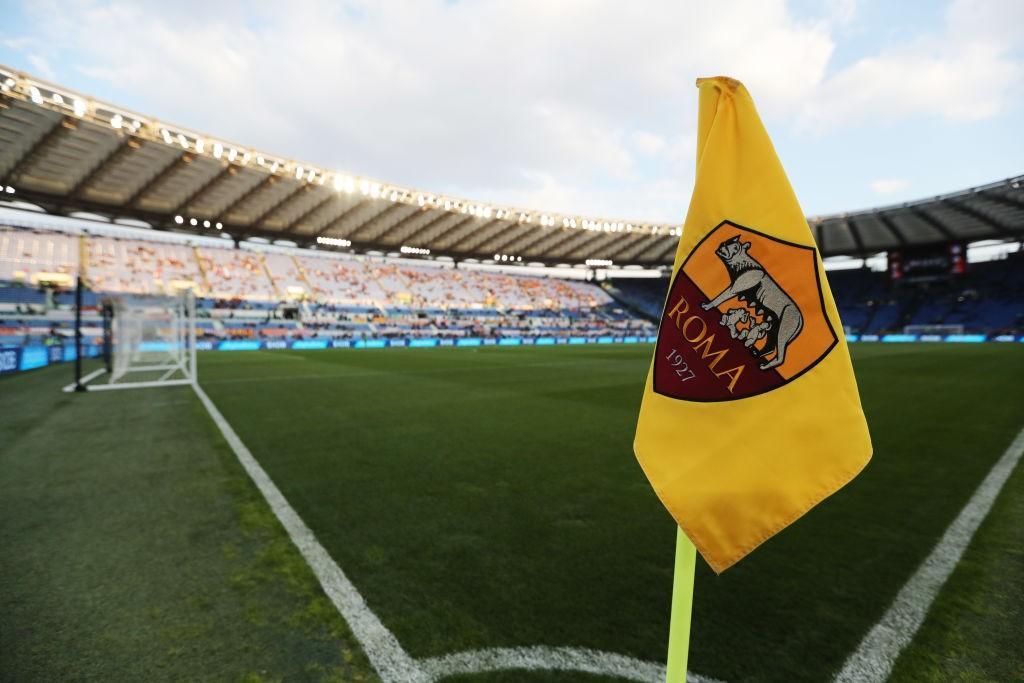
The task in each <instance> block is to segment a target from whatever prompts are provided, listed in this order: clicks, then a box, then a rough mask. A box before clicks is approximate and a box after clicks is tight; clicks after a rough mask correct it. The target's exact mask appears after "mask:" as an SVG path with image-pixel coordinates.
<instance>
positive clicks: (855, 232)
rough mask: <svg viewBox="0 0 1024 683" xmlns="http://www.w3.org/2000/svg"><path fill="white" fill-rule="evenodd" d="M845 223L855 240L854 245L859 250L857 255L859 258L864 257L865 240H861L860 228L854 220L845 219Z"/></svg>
mask: <svg viewBox="0 0 1024 683" xmlns="http://www.w3.org/2000/svg"><path fill="white" fill-rule="evenodd" d="M843 222H844V223H845V224H846V229H847V230H849V231H850V237H852V238H853V244H854V246H855V248H856V249H857V254H858V255H859V256H864V240H863V239H862V238H861V235H860V228H858V227H857V224H856V223H855V222H854V220H853V218H850V217H847V218H845V219H843Z"/></svg>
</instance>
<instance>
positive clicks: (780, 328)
mask: <svg viewBox="0 0 1024 683" xmlns="http://www.w3.org/2000/svg"><path fill="white" fill-rule="evenodd" d="M697 86H698V87H699V88H700V105H699V111H698V132H697V175H696V183H695V185H694V190H693V197H692V198H691V200H690V208H689V211H688V212H687V216H686V222H685V225H684V228H683V234H682V237H681V238H680V240H679V246H678V248H677V250H676V257H675V266H674V268H673V276H672V281H671V285H670V287H669V292H668V298H667V301H666V303H665V310H664V312H663V314H662V320H661V327H660V330H659V333H658V341H657V346H656V347H655V353H654V359H653V361H652V363H651V368H650V371H649V373H648V377H647V385H646V388H645V390H644V397H643V403H642V405H641V407H640V417H639V420H638V423H637V430H636V439H635V442H634V450H635V451H636V456H637V459H638V460H639V462H640V465H641V466H642V467H643V470H644V472H645V473H646V475H647V478H648V479H649V480H650V482H651V485H652V486H653V487H654V490H655V491H656V492H657V494H658V497H659V498H660V499H661V502H662V503H663V504H664V505H665V507H666V508H667V509H668V511H669V512H670V513H671V514H672V516H673V517H674V518H675V520H676V522H677V523H678V524H679V526H680V527H681V529H682V530H683V531H684V532H685V534H686V535H687V536H688V537H689V539H690V540H691V541H692V542H693V544H694V545H695V546H696V548H697V550H699V551H700V554H701V555H702V556H703V557H704V559H705V560H707V562H708V564H709V565H711V567H712V569H714V570H715V571H716V572H722V571H724V570H725V569H727V568H728V567H730V566H731V565H733V564H734V563H735V562H737V561H738V560H740V559H741V558H743V557H744V556H746V555H747V554H748V553H750V552H751V551H752V550H753V549H754V548H756V547H757V546H758V545H760V544H761V543H763V542H764V541H765V540H767V539H768V538H770V537H771V536H773V535H774V534H776V533H777V532H779V531H780V530H781V529H783V528H785V527H786V526H788V525H789V524H791V523H792V522H794V521H795V520H796V519H798V518H799V517H800V516H801V515H803V514H804V513H805V512H807V510H809V509H810V508H812V507H814V506H815V505H816V504H818V503H819V502H820V501H821V500H823V499H824V498H826V497H827V496H829V495H831V494H832V493H834V492H835V491H836V490H838V489H839V488H840V487H842V486H843V485H844V484H846V483H847V482H848V481H850V480H851V479H852V478H853V477H854V476H856V474H857V473H858V472H860V470H861V469H862V468H863V467H864V465H865V464H866V463H867V461H868V460H869V459H870V457H871V441H870V437H869V435H868V429H867V424H866V422H865V420H864V414H863V412H862V410H861V405H860V396H859V395H858V393H857V384H856V381H855V379H854V376H853V368H852V366H851V363H850V354H849V351H848V350H847V347H846V340H845V338H844V336H843V327H842V324H841V322H840V320H839V314H838V311H837V310H836V305H835V301H834V300H833V299H832V293H831V291H830V290H829V287H828V282H827V281H826V279H825V275H824V269H823V267H822V263H821V259H820V258H819V255H818V252H817V250H816V249H815V247H814V239H813V237H812V235H811V231H810V229H809V228H808V226H807V221H806V219H805V218H804V215H803V212H802V211H801V209H800V205H799V204H798V203H797V199H796V196H795V195H794V194H793V190H792V188H791V187H790V185H789V181H788V180H787V178H786V173H785V171H784V170H783V169H782V165H781V163H780V162H779V159H778V157H777V156H776V155H775V149H774V148H773V147H772V143H771V140H769V138H768V134H767V132H766V131H765V129H764V126H763V125H762V123H761V119H760V118H759V117H758V114H757V110H756V109H755V108H754V103H753V100H752V99H751V97H750V94H749V93H748V92H747V90H746V88H744V87H743V84H741V83H739V82H738V81H735V80H732V79H730V78H724V77H719V78H708V79H700V80H698V81H697Z"/></svg>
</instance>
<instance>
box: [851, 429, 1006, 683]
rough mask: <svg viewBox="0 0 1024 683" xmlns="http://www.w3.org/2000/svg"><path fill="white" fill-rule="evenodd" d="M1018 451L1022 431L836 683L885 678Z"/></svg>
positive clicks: (991, 501)
mask: <svg viewBox="0 0 1024 683" xmlns="http://www.w3.org/2000/svg"><path fill="white" fill-rule="evenodd" d="M1022 455H1024V429H1022V430H1021V431H1020V432H1019V433H1018V434H1017V437H1016V438H1015V439H1014V440H1013V443H1011V444H1010V446H1009V448H1007V449H1006V451H1005V452H1004V453H1003V455H1002V456H1001V457H1000V458H999V460H997V461H996V464H995V465H993V466H992V469H991V470H989V473H988V474H987V475H986V476H985V478H984V479H983V480H982V482H981V484H979V485H978V488H977V489H976V490H975V492H974V494H973V495H972V496H971V498H970V500H968V501H967V504H966V505H964V507H963V509H962V510H961V511H960V514H959V515H957V517H956V519H954V520H953V522H952V523H951V524H950V525H949V527H948V528H947V529H946V532H945V533H944V534H943V535H942V538H941V539H940V540H939V542H938V544H937V545H936V546H935V548H934V549H933V550H932V552H931V554H929V555H928V557H926V558H925V559H924V562H922V563H921V566H920V567H918V568H917V571H916V572H915V573H914V575H913V576H911V577H910V579H909V580H908V581H907V583H906V584H904V586H903V588H901V589H900V592H899V593H898V594H897V595H896V599H895V600H893V603H892V605H890V607H889V609H888V610H887V611H886V613H885V614H884V615H883V616H882V618H881V620H880V621H879V622H878V623H877V624H875V625H874V627H872V629H871V630H870V631H868V633H867V635H866V636H864V640H862V641H861V643H860V645H859V646H858V647H857V649H856V650H855V651H854V652H853V654H852V655H850V656H849V657H848V658H847V660H846V662H845V664H843V668H842V670H840V672H839V673H838V674H837V675H836V678H835V680H836V682H837V683H854V682H855V681H856V682H857V683H863V682H870V683H876V682H877V683H881V682H882V681H885V680H887V679H888V678H889V676H890V674H892V669H893V666H894V665H895V664H896V659H897V658H898V657H899V655H900V652H902V651H903V648H905V647H906V646H907V645H908V644H909V643H910V641H911V640H912V639H913V638H914V634H916V633H917V630H918V629H919V628H920V627H921V624H922V623H924V619H925V616H926V615H927V613H928V610H929V608H931V605H932V602H934V600H935V597H936V596H937V595H938V593H939V590H940V589H941V588H942V586H943V585H944V584H945V583H946V580H947V579H948V578H949V576H950V574H952V573H953V569H954V568H955V567H956V565H957V563H958V562H959V561H960V558H961V557H962V556H963V554H964V551H965V550H966V549H967V546H968V544H969V543H970V542H971V538H972V537H973V536H974V533H975V532H976V531H977V530H978V527H979V526H981V523H982V521H983V520H984V519H985V517H986V516H987V515H988V513H989V510H991V509H992V505H993V503H995V500H996V497H998V495H999V492H1000V491H1001V490H1002V488H1003V485H1004V484H1005V483H1006V480H1007V479H1009V478H1010V474H1012V473H1013V470H1014V468H1015V467H1016V466H1017V464H1018V463H1019V462H1020V460H1021V456H1022Z"/></svg>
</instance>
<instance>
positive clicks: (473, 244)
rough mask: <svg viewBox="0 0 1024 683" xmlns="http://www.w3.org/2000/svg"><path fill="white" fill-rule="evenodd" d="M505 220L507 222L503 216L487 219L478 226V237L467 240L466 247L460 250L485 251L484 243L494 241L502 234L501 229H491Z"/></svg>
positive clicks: (453, 245)
mask: <svg viewBox="0 0 1024 683" xmlns="http://www.w3.org/2000/svg"><path fill="white" fill-rule="evenodd" d="M504 222H505V220H504V219H502V218H492V219H491V220H489V221H487V222H486V223H484V224H483V225H481V226H480V227H479V228H477V236H476V238H475V239H472V240H470V241H469V242H467V243H466V245H465V246H464V247H460V248H459V251H464V252H466V253H467V254H472V253H475V252H477V251H478V250H479V251H481V252H483V251H485V250H484V249H483V247H484V245H485V244H487V243H489V242H493V241H494V238H495V237H497V236H499V235H501V230H494V231H491V228H493V227H494V226H495V225H498V224H499V223H504ZM449 246H451V247H452V248H455V247H458V246H459V245H457V244H452V245H449Z"/></svg>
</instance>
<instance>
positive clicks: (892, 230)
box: [875, 211, 907, 247]
mask: <svg viewBox="0 0 1024 683" xmlns="http://www.w3.org/2000/svg"><path fill="white" fill-rule="evenodd" d="M875 218H877V219H878V222H879V223H881V224H882V225H883V226H885V229H886V230H888V231H889V234H890V235H892V237H893V239H894V240H896V243H897V244H899V245H900V246H901V247H905V246H907V238H906V237H904V236H903V233H902V232H900V229H899V228H898V227H896V222H895V221H893V219H892V218H890V217H889V214H887V213H886V212H884V211H877V212H876V213H875Z"/></svg>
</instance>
